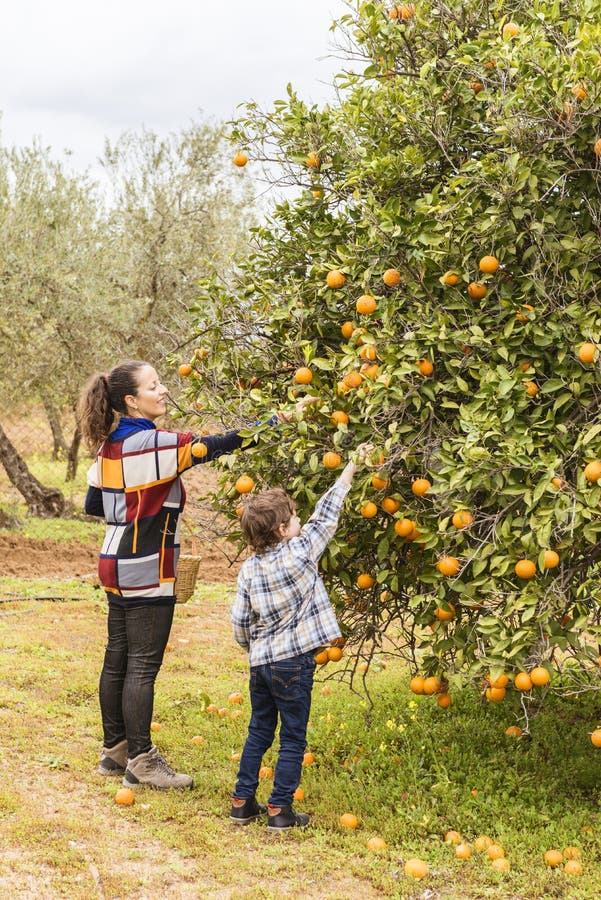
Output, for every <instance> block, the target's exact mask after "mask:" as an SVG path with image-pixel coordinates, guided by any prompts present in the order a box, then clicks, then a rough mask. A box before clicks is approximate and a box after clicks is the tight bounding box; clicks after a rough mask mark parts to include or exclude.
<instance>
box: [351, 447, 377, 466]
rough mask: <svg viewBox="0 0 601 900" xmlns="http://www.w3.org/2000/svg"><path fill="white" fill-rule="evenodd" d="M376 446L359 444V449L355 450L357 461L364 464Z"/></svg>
mask: <svg viewBox="0 0 601 900" xmlns="http://www.w3.org/2000/svg"><path fill="white" fill-rule="evenodd" d="M373 451H374V445H373V444H367V443H364V444H359V446H358V447H357V449H356V450H355V459H356V460H357V463H364V462H365V461H366V459H367V458H368V456H369V454H370V453H373Z"/></svg>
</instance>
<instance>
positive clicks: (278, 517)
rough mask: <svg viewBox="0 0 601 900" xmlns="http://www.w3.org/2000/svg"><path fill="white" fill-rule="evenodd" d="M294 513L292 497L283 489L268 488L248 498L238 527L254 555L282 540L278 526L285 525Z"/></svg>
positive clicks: (294, 507) (263, 551)
mask: <svg viewBox="0 0 601 900" xmlns="http://www.w3.org/2000/svg"><path fill="white" fill-rule="evenodd" d="M295 513H296V506H295V503H294V500H293V499H292V497H291V496H290V495H289V494H287V493H286V491H285V490H284V489H283V488H279V487H277V488H270V489H269V490H268V491H261V493H260V494H256V495H255V496H254V497H249V498H248V500H247V502H246V504H245V506H244V511H243V512H242V516H241V517H240V525H241V526H242V530H243V532H244V534H245V535H246V538H247V540H248V543H249V545H250V547H251V549H252V550H254V552H255V553H265V551H266V550H269V548H270V547H275V546H276V544H279V543H280V541H281V540H282V538H281V536H280V533H279V528H280V525H287V524H288V522H289V521H290V519H291V518H292V516H293V515H295Z"/></svg>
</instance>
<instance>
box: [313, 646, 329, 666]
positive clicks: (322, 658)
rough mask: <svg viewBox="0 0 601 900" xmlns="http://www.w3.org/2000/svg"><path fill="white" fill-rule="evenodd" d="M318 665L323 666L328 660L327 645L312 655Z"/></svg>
mask: <svg viewBox="0 0 601 900" xmlns="http://www.w3.org/2000/svg"><path fill="white" fill-rule="evenodd" d="M313 659H314V660H315V662H316V663H317V665H318V666H325V664H326V663H327V662H328V661H329V659H330V657H329V656H328V649H327V647H326V648H324V649H323V650H319V651H318V652H317V653H316V654H315V656H314V657H313Z"/></svg>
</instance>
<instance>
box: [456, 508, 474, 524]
mask: <svg viewBox="0 0 601 900" xmlns="http://www.w3.org/2000/svg"><path fill="white" fill-rule="evenodd" d="M451 521H452V523H453V525H454V526H455V528H459V529H462V528H467V526H468V525H471V524H472V522H473V521H474V517H473V515H472V514H471V512H469V511H468V510H467V509H458V510H457V512H455V513H453V518H452V519H451Z"/></svg>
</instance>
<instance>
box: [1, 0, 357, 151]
mask: <svg viewBox="0 0 601 900" xmlns="http://www.w3.org/2000/svg"><path fill="white" fill-rule="evenodd" d="M345 11H348V7H347V5H346V3H345V2H344V0H303V2H302V3H298V2H293V3H283V2H282V0H253V2H250V0H226V2H223V0H221V2H215V0H120V2H118V0H105V2H103V3H102V4H98V3H93V4H91V3H90V2H89V0H88V3H82V2H81V0H77V2H76V0H54V2H52V3H48V2H47V0H44V2H42V0H20V2H19V3H17V2H16V0H13V2H12V3H10V4H7V5H6V7H5V9H3V21H2V34H1V37H0V83H1V84H2V85H3V94H2V100H1V101H0V109H1V110H2V121H1V123H0V130H1V134H2V140H3V143H5V144H28V143H30V142H31V140H32V139H33V137H34V136H39V137H40V139H41V140H42V142H43V143H44V144H50V145H52V146H53V147H54V148H55V149H56V151H57V152H60V151H61V150H63V149H64V148H69V149H70V150H71V151H72V152H73V160H74V164H75V165H76V166H78V167H80V168H83V167H86V166H89V165H93V164H94V160H95V158H96V157H97V156H98V155H99V154H100V153H101V151H102V145H103V140H104V137H105V136H108V137H111V138H115V137H116V136H117V135H118V134H119V133H121V132H122V131H123V130H125V129H127V128H139V127H141V126H142V125H145V126H146V127H148V128H153V129H156V130H158V131H169V130H173V129H177V128H178V127H180V126H182V125H186V124H187V123H188V122H189V121H190V120H191V119H193V118H197V117H198V115H199V111H202V114H203V115H205V116H207V117H211V118H214V119H227V118H231V117H232V116H234V115H235V111H236V107H237V106H238V104H240V103H243V102H245V101H247V100H256V101H257V102H259V103H261V104H262V105H268V104H269V103H270V102H271V101H272V100H273V99H275V98H277V97H280V96H283V95H284V92H285V87H286V84H287V82H292V84H293V85H294V86H295V88H297V89H298V91H299V93H300V94H301V95H302V96H303V97H305V98H306V99H307V100H314V101H316V102H323V101H325V100H326V99H328V98H329V97H331V96H332V91H331V89H330V88H328V87H327V86H326V84H325V83H324V82H328V83H329V82H331V78H332V74H333V73H334V72H335V71H337V70H338V69H339V68H340V63H339V62H336V61H335V60H332V59H324V60H322V61H319V57H325V56H327V55H328V53H329V52H330V48H331V40H332V38H331V35H330V32H329V26H330V24H331V22H332V20H333V19H334V18H336V17H339V16H340V15H342V14H343V13H344V12H345Z"/></svg>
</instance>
